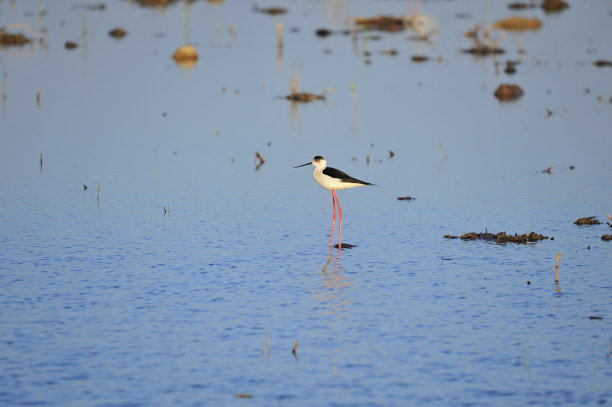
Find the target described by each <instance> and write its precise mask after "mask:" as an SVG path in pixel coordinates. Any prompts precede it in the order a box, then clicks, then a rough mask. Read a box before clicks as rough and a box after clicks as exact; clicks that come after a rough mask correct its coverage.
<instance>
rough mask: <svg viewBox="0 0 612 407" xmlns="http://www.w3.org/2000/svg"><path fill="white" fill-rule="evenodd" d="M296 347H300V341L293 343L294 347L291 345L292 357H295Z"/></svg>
mask: <svg viewBox="0 0 612 407" xmlns="http://www.w3.org/2000/svg"><path fill="white" fill-rule="evenodd" d="M298 346H300V341H297V342H296V343H295V345H293V350H292V351H291V353H293V356H295V357H297V348H298Z"/></svg>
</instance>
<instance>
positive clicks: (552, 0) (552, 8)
mask: <svg viewBox="0 0 612 407" xmlns="http://www.w3.org/2000/svg"><path fill="white" fill-rule="evenodd" d="M568 7H569V4H567V3H566V2H565V1H563V0H544V3H542V9H544V11H545V12H546V13H559V12H561V11H563V10H565V9H566V8H568Z"/></svg>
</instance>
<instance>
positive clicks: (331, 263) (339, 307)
mask: <svg viewBox="0 0 612 407" xmlns="http://www.w3.org/2000/svg"><path fill="white" fill-rule="evenodd" d="M322 271H323V272H322V273H321V274H322V281H321V286H320V287H321V288H320V290H316V291H315V292H314V293H313V294H314V299H315V301H316V303H317V305H316V306H315V308H316V309H319V310H323V311H324V312H325V314H326V315H328V316H332V317H333V319H332V321H330V322H331V323H332V325H337V324H339V323H340V322H341V321H342V320H344V319H345V318H348V317H350V313H349V308H350V305H351V304H352V303H353V302H355V301H354V300H353V299H352V298H351V290H350V288H351V281H350V279H349V278H348V277H347V275H346V273H345V272H344V269H343V267H342V256H341V254H334V253H332V252H331V250H330V255H329V257H328V259H327V261H326V263H325V265H324V266H323V269H322Z"/></svg>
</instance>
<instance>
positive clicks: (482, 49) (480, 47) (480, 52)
mask: <svg viewBox="0 0 612 407" xmlns="http://www.w3.org/2000/svg"><path fill="white" fill-rule="evenodd" d="M462 52H463V53H464V54H472V55H476V56H479V57H484V56H487V55H500V54H505V53H506V50H505V49H503V48H499V47H495V46H491V45H486V44H482V43H477V44H476V45H474V46H473V47H472V48H466V49H463V50H462Z"/></svg>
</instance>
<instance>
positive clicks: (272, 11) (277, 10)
mask: <svg viewBox="0 0 612 407" xmlns="http://www.w3.org/2000/svg"><path fill="white" fill-rule="evenodd" d="M253 11H255V12H257V13H263V14H268V15H270V16H278V15H283V14H287V9H286V8H284V7H268V8H261V7H259V6H258V5H257V3H255V4H253Z"/></svg>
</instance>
